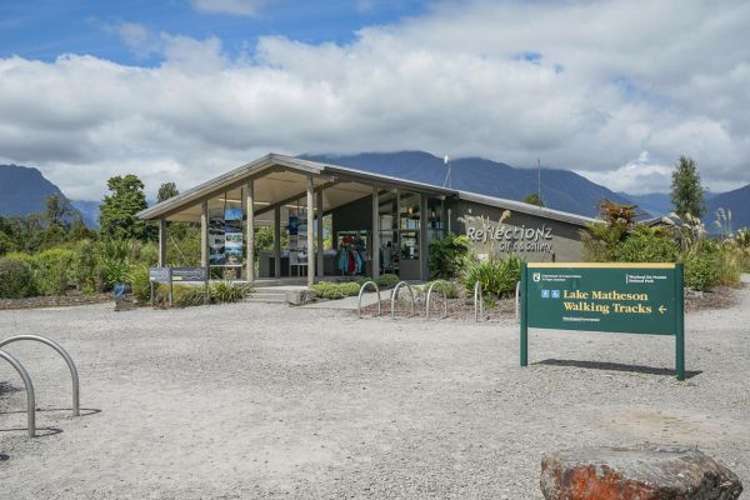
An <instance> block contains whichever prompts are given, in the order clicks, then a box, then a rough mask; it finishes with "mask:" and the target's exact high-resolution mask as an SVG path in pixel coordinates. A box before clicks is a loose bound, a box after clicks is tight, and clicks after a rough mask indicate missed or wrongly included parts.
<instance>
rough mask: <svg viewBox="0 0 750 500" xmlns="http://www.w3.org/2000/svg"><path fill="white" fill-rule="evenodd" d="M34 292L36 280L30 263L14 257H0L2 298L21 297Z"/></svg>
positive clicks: (0, 290) (0, 292) (0, 294)
mask: <svg viewBox="0 0 750 500" xmlns="http://www.w3.org/2000/svg"><path fill="white" fill-rule="evenodd" d="M33 294H34V282H33V276H32V272H31V267H30V266H29V265H28V263H26V262H24V261H23V260H20V259H14V258H12V257H1V258H0V298H2V299H21V298H24V297H29V296H31V295H33Z"/></svg>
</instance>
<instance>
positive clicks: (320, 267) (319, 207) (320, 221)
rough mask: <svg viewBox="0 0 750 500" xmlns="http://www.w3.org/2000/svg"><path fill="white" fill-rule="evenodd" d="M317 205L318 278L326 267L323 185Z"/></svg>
mask: <svg viewBox="0 0 750 500" xmlns="http://www.w3.org/2000/svg"><path fill="white" fill-rule="evenodd" d="M315 205H316V207H315V208H316V209H317V211H316V215H317V217H316V220H317V221H318V227H317V231H316V237H317V238H316V239H317V245H318V251H317V252H316V256H317V262H316V271H317V273H316V274H317V276H318V278H322V277H323V273H324V272H325V269H324V268H323V187H322V186H321V188H320V191H318V196H317V199H316V201H315Z"/></svg>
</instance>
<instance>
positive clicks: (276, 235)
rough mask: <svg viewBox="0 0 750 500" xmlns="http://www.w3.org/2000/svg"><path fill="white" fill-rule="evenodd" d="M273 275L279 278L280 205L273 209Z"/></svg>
mask: <svg viewBox="0 0 750 500" xmlns="http://www.w3.org/2000/svg"><path fill="white" fill-rule="evenodd" d="M273 275H274V276H275V277H277V278H281V207H278V206H277V207H275V208H274V209H273Z"/></svg>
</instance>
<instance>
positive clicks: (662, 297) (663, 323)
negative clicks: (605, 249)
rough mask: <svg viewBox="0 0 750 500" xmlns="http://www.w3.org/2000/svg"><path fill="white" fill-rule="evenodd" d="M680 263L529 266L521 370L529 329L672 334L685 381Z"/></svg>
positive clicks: (524, 280) (523, 300) (524, 293)
mask: <svg viewBox="0 0 750 500" xmlns="http://www.w3.org/2000/svg"><path fill="white" fill-rule="evenodd" d="M683 297H684V295H683V269H682V265H681V264H651V263H646V264H616V263H615V264H597V263H587V264H564V263H560V264H552V263H530V264H525V265H524V266H523V269H522V274H521V366H526V365H527V364H528V328H545V329H555V330H585V331H597V332H616V333H638V334H650V335H673V336H675V340H676V365H677V378H678V379H680V380H683V379H684V377H685V356H684V350H685V347H684V346H685V339H684V298H683Z"/></svg>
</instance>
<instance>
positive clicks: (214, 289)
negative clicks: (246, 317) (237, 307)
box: [209, 281, 252, 304]
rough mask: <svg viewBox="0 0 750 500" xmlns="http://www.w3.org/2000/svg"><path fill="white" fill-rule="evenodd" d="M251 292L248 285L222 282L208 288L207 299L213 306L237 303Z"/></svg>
mask: <svg viewBox="0 0 750 500" xmlns="http://www.w3.org/2000/svg"><path fill="white" fill-rule="evenodd" d="M251 291H252V289H251V288H250V287H249V286H248V285H245V284H242V283H232V282H231V281H222V282H219V283H214V284H212V285H211V286H210V287H209V297H210V298H211V302H212V303H214V304H222V303H227V302H239V301H241V300H242V299H244V298H245V297H246V296H247V295H248V294H249V293H250V292H251Z"/></svg>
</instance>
